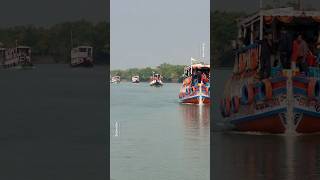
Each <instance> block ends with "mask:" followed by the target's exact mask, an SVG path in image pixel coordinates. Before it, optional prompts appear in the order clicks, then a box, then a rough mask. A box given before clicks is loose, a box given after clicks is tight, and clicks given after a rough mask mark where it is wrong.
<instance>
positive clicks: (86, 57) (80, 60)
mask: <svg viewBox="0 0 320 180" xmlns="http://www.w3.org/2000/svg"><path fill="white" fill-rule="evenodd" d="M92 49H93V48H92V47H91V46H78V47H75V48H72V50H71V63H70V65H71V66H73V67H76V66H85V67H92V66H93V57H92Z"/></svg>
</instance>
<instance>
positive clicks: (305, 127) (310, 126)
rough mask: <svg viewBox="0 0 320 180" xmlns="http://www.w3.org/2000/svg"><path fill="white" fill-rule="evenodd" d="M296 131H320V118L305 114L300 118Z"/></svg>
mask: <svg viewBox="0 0 320 180" xmlns="http://www.w3.org/2000/svg"><path fill="white" fill-rule="evenodd" d="M296 131H297V132H298V133H315V132H319V131H320V119H319V117H314V116H310V115H306V114H304V115H303V117H302V119H301V120H300V122H299V124H298V126H297V128H296Z"/></svg>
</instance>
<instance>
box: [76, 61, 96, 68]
mask: <svg viewBox="0 0 320 180" xmlns="http://www.w3.org/2000/svg"><path fill="white" fill-rule="evenodd" d="M70 66H71V67H93V62H92V61H90V60H84V61H81V62H78V63H71V64H70Z"/></svg>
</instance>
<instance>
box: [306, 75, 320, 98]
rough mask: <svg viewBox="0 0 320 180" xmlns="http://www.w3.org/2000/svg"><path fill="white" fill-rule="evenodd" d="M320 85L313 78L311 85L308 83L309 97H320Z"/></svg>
mask: <svg viewBox="0 0 320 180" xmlns="http://www.w3.org/2000/svg"><path fill="white" fill-rule="evenodd" d="M319 91H320V85H319V82H318V81H317V80H316V79H314V78H312V79H310V80H309V83H308V92H307V94H308V97H318V96H319V94H320V92H319Z"/></svg>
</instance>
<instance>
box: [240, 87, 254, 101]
mask: <svg viewBox="0 0 320 180" xmlns="http://www.w3.org/2000/svg"><path fill="white" fill-rule="evenodd" d="M241 91H242V92H241V101H242V103H244V104H251V103H253V100H254V89H253V86H252V85H250V84H245V85H244V86H242V89H241Z"/></svg>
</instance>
